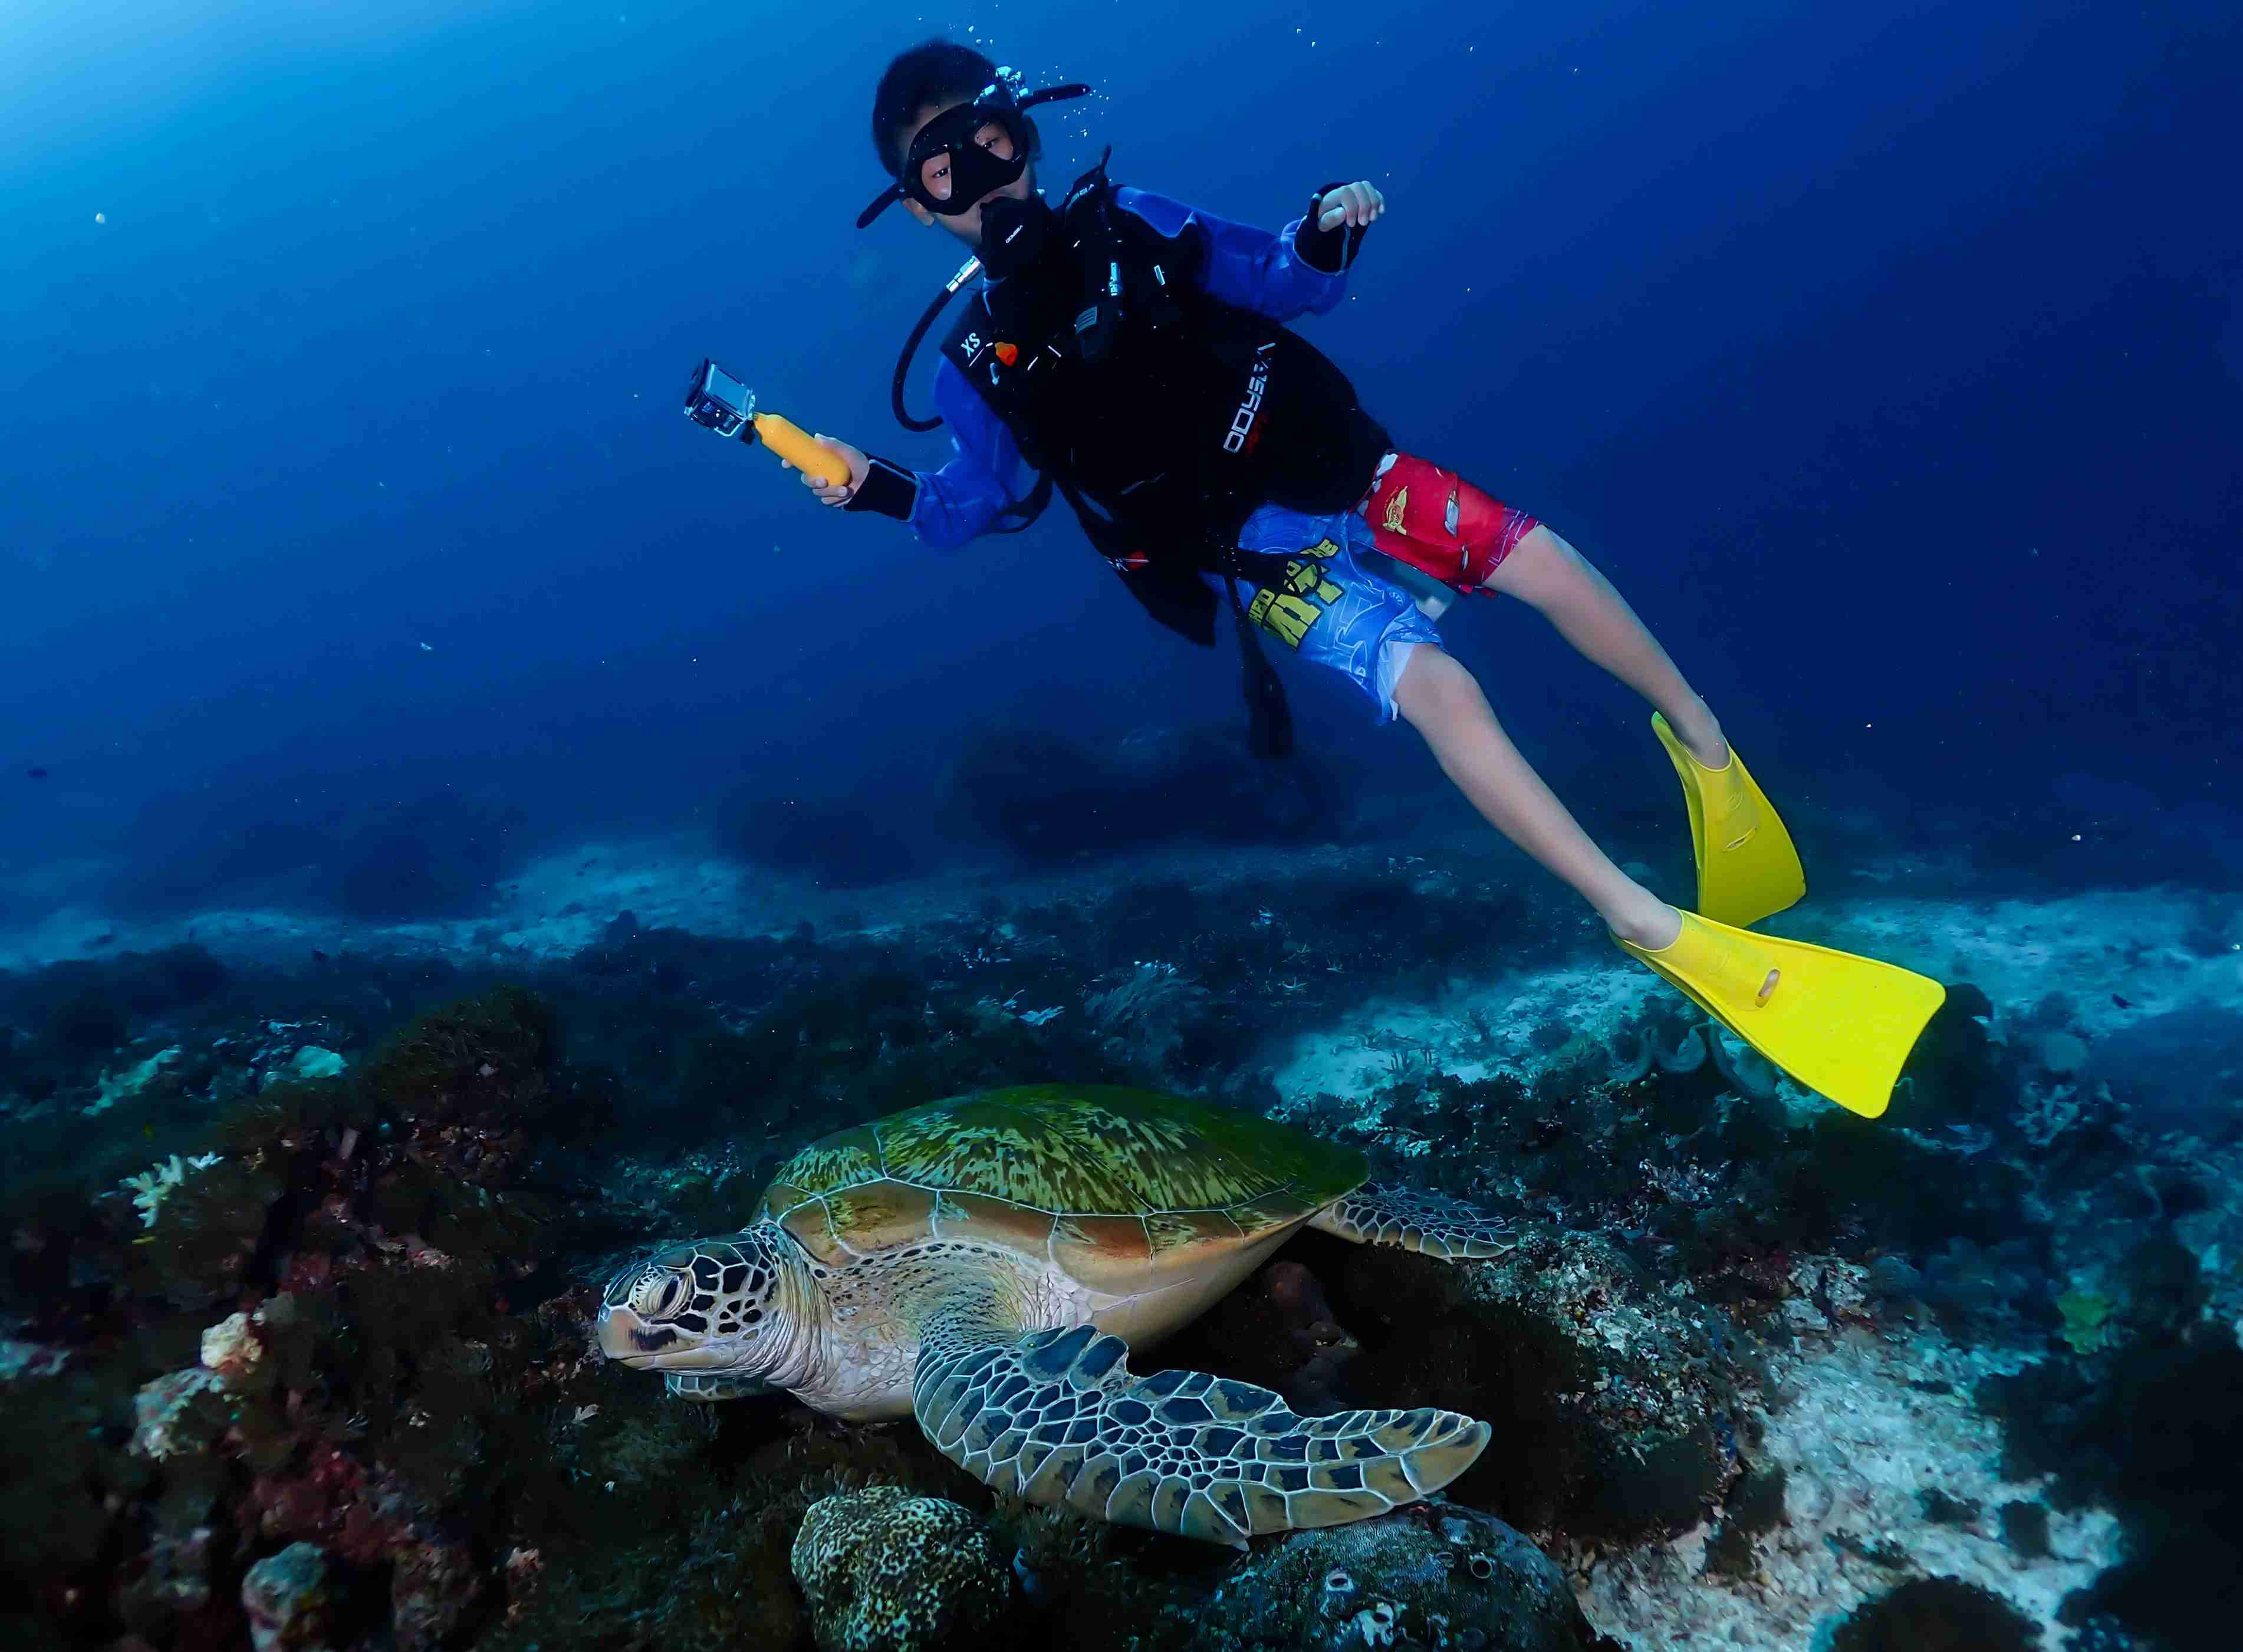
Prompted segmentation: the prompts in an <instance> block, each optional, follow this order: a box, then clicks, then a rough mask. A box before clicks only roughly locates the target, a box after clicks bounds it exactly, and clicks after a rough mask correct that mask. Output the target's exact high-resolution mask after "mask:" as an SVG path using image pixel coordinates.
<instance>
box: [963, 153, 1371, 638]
mask: <svg viewBox="0 0 2243 1652" xmlns="http://www.w3.org/2000/svg"><path fill="white" fill-rule="evenodd" d="M1114 195H1115V189H1114V185H1112V184H1111V183H1109V182H1108V180H1107V179H1106V177H1105V174H1104V170H1103V168H1102V167H1101V168H1098V169H1095V170H1094V171H1093V172H1090V173H1088V174H1087V175H1086V176H1085V177H1084V179H1081V181H1080V182H1078V183H1077V184H1076V185H1075V186H1074V189H1073V190H1072V191H1070V192H1069V193H1068V198H1067V201H1066V204H1065V205H1064V206H1061V208H1060V209H1059V217H1060V222H1059V224H1058V225H1057V226H1055V229H1054V235H1053V239H1052V246H1051V247H1050V248H1049V250H1047V253H1045V255H1044V256H1043V258H1042V259H1041V260H1038V262H1037V263H1036V265H1035V266H1033V267H1032V268H1031V269H1028V270H1026V271H1022V272H1020V273H1018V274H1015V275H1013V276H1011V277H1008V278H1007V279H1006V280H1002V281H997V282H993V283H991V284H990V285H988V286H987V287H984V288H982V289H981V291H980V293H977V294H976V295H975V297H974V300H973V303H972V304H971V305H970V306H968V307H967V311H966V313H965V314H964V315H963V316H962V317H961V318H960V320H959V322H958V324H957V326H956V327H953V329H952V331H951V334H950V336H949V338H948V339H947V340H946V341H945V342H944V344H943V354H945V355H946V356H947V357H948V358H949V359H950V361H951V362H952V363H953V365H954V366H956V367H958V369H959V370H960V372H961V373H963V374H965V375H966V379H967V383H969V384H971V385H972V386H973V388H974V390H975V391H976V392H977V393H978V394H980V396H981V398H982V400H983V401H986V402H987V403H988V405H989V407H990V408H991V410H992V411H994V413H995V414H996V415H997V416H998V418H999V419H1000V421H1002V422H1003V424H1004V425H1005V428H1007V430H1009V431H1010V432H1011V433H1012V435H1013V438H1014V442H1017V443H1018V444H1019V447H1020V455H1021V457H1022V458H1023V459H1024V460H1026V461H1027V463H1028V464H1030V465H1031V466H1033V467H1034V469H1037V470H1039V471H1041V472H1042V473H1043V475H1045V476H1046V477H1047V478H1048V479H1049V481H1050V482H1051V483H1052V484H1053V485H1054V486H1055V487H1057V489H1059V490H1060V492H1061V493H1062V494H1064V495H1065V496H1066V497H1067V500H1068V503H1069V504H1070V505H1072V506H1073V507H1074V513H1075V516H1076V517H1077V519H1078V520H1080V521H1081V523H1082V528H1083V531H1084V533H1085V534H1086V535H1088V537H1089V539H1090V542H1091V543H1092V544H1093V545H1094V546H1095V547H1096V548H1097V549H1098V550H1099V551H1100V553H1101V555H1103V556H1105V557H1106V558H1107V560H1108V562H1109V563H1111V564H1112V565H1113V566H1114V568H1115V570H1116V571H1118V572H1119V573H1121V574H1122V583H1124V584H1126V585H1128V588H1129V590H1130V591H1131V593H1132V594H1133V595H1135V597H1137V599H1138V600H1139V601H1140V602H1141V603H1143V604H1144V605H1145V607H1146V608H1147V609H1148V610H1149V611H1150V612H1151V613H1152V614H1153V616H1154V617H1155V618H1157V619H1159V620H1160V621H1161V622H1162V624H1165V625H1167V626H1169V628H1170V629H1172V630H1176V631H1178V632H1180V633H1182V635H1183V636H1186V637H1189V638H1191V639H1192V640H1193V641H1194V642H1196V643H1200V644H1213V642H1214V640H1215V629H1216V611H1217V599H1216V594H1215V592H1214V590H1212V589H1210V588H1209V584H1208V583H1207V582H1206V581H1205V580H1203V579H1202V578H1201V577H1200V575H1201V574H1202V572H1204V571H1209V570H1223V571H1225V572H1232V573H1239V574H1244V575H1247V576H1249V577H1251V576H1252V575H1253V574H1254V573H1255V572H1256V569H1255V567H1254V566H1253V565H1252V564H1253V563H1255V561H1256V559H1254V558H1250V557H1243V556H1242V554H1241V553H1239V552H1238V551H1237V550H1236V545H1237V539H1238V532H1239V529H1240V528H1241V527H1242V526H1243V524H1244V523H1245V521H1246V519H1247V517H1248V516H1251V515H1252V514H1253V512H1254V511H1255V509H1256V508H1257V507H1259V506H1261V505H1263V504H1265V503H1271V504H1280V505H1286V506H1290V507H1291V508H1293V509H1297V510H1303V511H1306V512H1309V513H1310V514H1313V515H1324V514H1329V513H1331V512H1336V511H1341V510H1346V509H1351V508H1352V507H1353V506H1354V505H1355V504H1356V503H1357V502H1358V501H1359V500H1361V499H1362V497H1363V496H1364V494H1365V493H1366V492H1367V491H1368V490H1369V489H1370V487H1371V481H1372V478H1373V475H1374V474H1375V472H1376V470H1377V465H1378V462H1379V460H1380V459H1381V458H1382V457H1383V456H1384V455H1385V454H1386V453H1387V452H1388V451H1389V450H1390V444H1389V442H1388V438H1387V435H1386V432H1385V431H1384V429H1383V428H1381V427H1380V425H1379V424H1378V421H1377V420H1375V419H1373V418H1372V417H1371V415H1369V414H1368V413H1366V412H1364V409H1363V407H1362V405H1361V403H1360V402H1358V401H1357V399H1356V394H1355V387H1354V386H1353V385H1352V384H1351V383H1350V382H1349V381H1348V378H1347V375H1346V374H1344V373H1343V372H1341V371H1340V369H1339V368H1338V367H1337V366H1335V365H1334V364H1333V363H1332V361H1330V358H1328V357H1327V356H1325V355H1324V353H1323V352H1322V351H1320V350H1318V349H1317V347H1315V346H1314V345H1312V344H1310V343H1309V342H1308V341H1307V340H1305V339H1303V338H1302V337H1301V336H1300V335H1299V334H1296V333H1294V332H1293V331H1292V330H1291V329H1290V328H1289V327H1283V326H1281V325H1279V324H1278V323H1277V322H1275V321H1272V320H1270V319H1269V318H1268V317H1266V316H1262V315H1257V314H1255V313H1254V312H1252V311H1251V310H1248V309H1245V308H1243V307H1240V306H1237V305H1235V304H1229V303H1226V302H1224V301H1223V300H1220V299H1217V298H1215V297H1212V296H1210V295H1209V293H1206V292H1205V291H1203V290H1202V287H1201V280H1202V270H1203V267H1204V264H1205V260H1206V256H1207V248H1206V239H1205V234H1204V232H1202V231H1200V230H1199V229H1198V228H1197V226H1192V227H1190V228H1189V229H1188V230H1187V232H1186V233H1183V234H1182V235H1178V236H1175V237H1169V236H1164V235H1162V234H1161V233H1159V232H1158V231H1156V230H1155V229H1154V228H1153V226H1151V225H1149V224H1148V223H1146V222H1145V221H1144V220H1143V219H1141V218H1139V217H1137V216H1136V214H1135V213H1134V212H1126V211H1124V210H1122V207H1121V206H1119V205H1117V204H1116V203H1115V199H1114Z"/></svg>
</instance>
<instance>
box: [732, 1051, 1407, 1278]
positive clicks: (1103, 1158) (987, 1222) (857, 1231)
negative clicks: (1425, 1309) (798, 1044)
mask: <svg viewBox="0 0 2243 1652" xmlns="http://www.w3.org/2000/svg"><path fill="white" fill-rule="evenodd" d="M1366 1169H1367V1167H1366V1164H1365V1162H1364V1157H1363V1156H1362V1155H1361V1154H1360V1153H1358V1152H1357V1151H1356V1150H1353V1149H1351V1148H1345V1147H1340V1146H1337V1145H1335V1144H1333V1143H1328V1142H1323V1141H1319V1140H1317V1139H1316V1138H1315V1137H1312V1136H1305V1135H1303V1134H1302V1133H1301V1132H1299V1131H1297V1130H1293V1129H1288V1128H1286V1127H1284V1126H1283V1125H1278V1124H1273V1123H1270V1122H1269V1121H1267V1120H1265V1119H1262V1118H1259V1117H1256V1116H1253V1115H1251V1114H1247V1113H1242V1112H1235V1111H1232V1110H1229V1109H1224V1108H1220V1107H1214V1106H1210V1105H1209V1104H1207V1103H1205V1102H1196V1101H1192V1100H1189V1099H1188V1098H1184V1097H1180V1096H1162V1095H1157V1094H1155V1093H1153V1092H1150V1091H1146V1090H1135V1089H1124V1088H1122V1087H1119V1086H1111V1085H1061V1084H1042V1085H1028V1086H1023V1087H1020V1088H1018V1089H1005V1090H997V1091H993V1092H991V1093H989V1094H987V1095H983V1096H960V1097H953V1098H952V1099H950V1100H947V1101H943V1102H934V1103H933V1104H931V1105H929V1106H926V1107H919V1108H913V1109H910V1110H909V1111H906V1112H902V1113H898V1114H894V1115H892V1116H890V1117H887V1118H885V1119H881V1120H879V1121H878V1122H877V1123H872V1124H866V1125H860V1126H859V1127H857V1128H856V1129H849V1130H843V1131H840V1132H838V1133H836V1134H835V1135H832V1136H826V1137H825V1138H824V1139H823V1140H821V1141H818V1142H815V1143H812V1144H811V1145H810V1146H808V1147H806V1148H805V1149H804V1150H802V1151H801V1152H799V1153H798V1154H796V1155H795V1156H794V1157H793V1158H791V1159H790V1160H788V1161H787V1163H785V1164H784V1165H782V1166H781V1167H780V1169H779V1170H778V1174H777V1176H776V1177H774V1178H773V1180H772V1182H771V1187H770V1189H769V1190H767V1191H766V1193H765V1206H764V1208H765V1215H767V1216H769V1217H771V1218H772V1219H773V1220H776V1221H778V1222H781V1223H783V1224H785V1226H786V1228H787V1229H788V1231H790V1232H791V1233H793V1234H794V1235H795V1237H797V1238H798V1239H799V1240H800V1241H801V1242H802V1243H803V1244H804V1245H805V1248H806V1249H808V1250H809V1251H811V1253H812V1255H814V1256H817V1257H819V1258H822V1259H824V1260H826V1261H829V1262H836V1263H839V1262H842V1261H845V1259H846V1258H850V1257H852V1256H865V1255H869V1254H871V1253H872V1252H875V1251H882V1250H886V1249H888V1248H890V1247H892V1246H893V1245H897V1244H913V1243H919V1242H921V1241H924V1240H926V1239H927V1238H929V1237H940V1236H945V1235H957V1234H960V1233H966V1234H971V1235H973V1236H974V1237H982V1238H988V1239H994V1240H997V1241H1000V1242H1002V1243H1009V1244H1015V1245H1018V1246H1019V1247H1020V1248H1021V1249H1023V1250H1026V1251H1031V1252H1034V1253H1043V1254H1048V1255H1050V1256H1051V1257H1053V1258H1054V1259H1055V1260H1057V1261H1060V1262H1061V1264H1062V1265H1066V1266H1068V1267H1070V1268H1074V1267H1075V1266H1076V1264H1077V1263H1078V1262H1080V1263H1081V1264H1082V1265H1083V1266H1084V1267H1086V1268H1087V1269H1088V1271H1089V1272H1091V1273H1092V1274H1095V1275H1098V1276H1101V1277H1112V1276H1114V1275H1115V1274H1117V1273H1119V1274H1122V1275H1135V1276H1142V1274H1143V1273H1145V1272H1146V1271H1148V1270H1155V1269H1157V1268H1158V1266H1159V1265H1160V1264H1161V1263H1162V1260H1163V1259H1164V1258H1169V1257H1170V1256H1172V1255H1177V1254H1180V1253H1184V1252H1189V1251H1193V1250H1195V1249H1196V1248H1197V1247H1200V1246H1203V1245H1206V1244H1216V1245H1224V1244H1236V1243H1242V1242H1243V1241H1245V1240H1248V1239H1250V1238H1252V1237H1255V1236H1256V1235H1259V1234H1263V1233H1267V1232H1269V1231H1271V1230H1272V1229H1275V1228H1280V1227H1283V1226H1286V1225H1288V1224H1291V1223H1294V1222H1297V1221H1299V1220H1301V1219H1302V1218H1303V1217H1306V1216H1308V1215H1309V1214H1310V1213H1311V1212H1313V1211H1314V1210H1317V1208H1319V1207H1320V1206H1322V1205H1324V1204H1326V1203H1328V1202H1329V1201H1330V1200H1331V1199H1333V1198H1334V1197H1337V1196H1338V1195H1340V1194H1342V1193H1344V1192H1346V1191H1347V1190H1349V1189H1351V1188H1353V1187H1355V1186H1357V1184H1359V1183H1361V1182H1362V1180H1363V1178H1364V1175H1365V1173H1366Z"/></svg>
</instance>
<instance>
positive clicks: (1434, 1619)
mask: <svg viewBox="0 0 2243 1652" xmlns="http://www.w3.org/2000/svg"><path fill="white" fill-rule="evenodd" d="M1220 1622H1221V1624H1222V1628H1223V1639H1222V1640H1221V1641H1219V1642H1209V1643H1210V1644H1219V1645H1223V1646H1225V1647H1235V1648H1236V1649H1238V1652H1277V1649H1281V1648H1282V1649H1284V1652H1295V1649H1303V1652H1305V1649H1316V1648H1330V1649H1332V1652H1339V1649H1343V1648H1347V1647H1363V1646H1371V1647H1377V1646H1447V1647H1452V1648H1456V1649H1459V1652H1461V1649H1463V1648H1466V1647H1474V1648H1478V1649H1480V1652H1589V1649H1595V1648H1600V1647H1604V1646H1608V1645H1609V1644H1610V1643H1609V1642H1604V1641H1602V1640H1600V1637H1599V1636H1598V1635H1597V1634H1596V1631H1595V1630H1594V1629H1593V1628H1590V1626H1589V1622H1588V1620H1587V1619H1586V1618H1585V1617H1583V1616H1582V1615H1581V1609H1580V1607H1579V1606H1578V1605H1577V1604H1575V1602H1574V1600H1573V1589H1572V1588H1571V1586H1570V1585H1569V1584H1568V1583H1567V1582H1566V1574H1564V1573H1563V1572H1561V1571H1560V1570H1559V1568H1558V1567H1557V1565H1556V1563H1555V1562H1553V1561H1551V1560H1550V1558H1549V1557H1548V1556H1547V1555H1546V1554H1543V1553H1542V1552H1541V1550H1539V1549H1538V1548H1536V1547H1534V1545H1533V1544H1532V1543H1530V1542H1528V1541H1526V1539H1525V1538H1524V1537H1522V1536H1520V1535H1519V1534H1518V1533H1517V1532H1515V1531H1513V1530H1512V1528H1511V1527H1508V1526H1506V1525H1505V1524H1504V1523H1503V1522H1502V1521H1499V1520H1497V1519H1496V1518H1495V1517H1494V1516H1493V1515H1491V1514H1481V1513H1480V1512H1478V1510H1476V1509H1467V1508H1461V1507H1456V1506H1454V1505H1451V1504H1441V1503H1437V1504H1426V1505H1418V1506H1417V1507H1412V1508H1408V1509H1403V1510H1399V1511H1398V1512H1396V1513H1394V1514H1387V1515H1383V1516H1381V1517H1380V1518H1378V1519H1376V1520H1367V1521H1356V1522H1354V1523H1353V1524H1352V1525H1348V1526H1334V1527H1326V1528H1324V1529H1323V1530H1321V1531H1309V1532H1294V1533H1290V1534H1288V1535H1287V1536H1286V1537H1285V1538H1284V1540H1283V1541H1282V1542H1281V1543H1279V1544H1278V1545H1276V1547H1274V1548H1273V1549H1270V1550H1267V1551H1261V1552H1257V1553H1256V1555H1255V1557H1254V1559H1253V1560H1252V1561H1250V1562H1249V1564H1247V1565H1246V1566H1244V1567H1242V1568H1240V1569H1239V1570H1238V1571H1237V1572H1235V1573H1233V1574H1230V1575H1229V1577H1228V1578H1226V1579H1225V1580H1224V1584H1223V1605H1222V1610H1221V1618H1220ZM1444 1625H1445V1633H1444Z"/></svg>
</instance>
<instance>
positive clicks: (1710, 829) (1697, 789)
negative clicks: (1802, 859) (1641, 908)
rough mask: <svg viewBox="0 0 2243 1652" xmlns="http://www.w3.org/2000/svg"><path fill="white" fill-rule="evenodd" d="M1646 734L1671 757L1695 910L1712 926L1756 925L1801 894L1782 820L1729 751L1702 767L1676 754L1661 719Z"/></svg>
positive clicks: (1677, 744) (1803, 884)
mask: <svg viewBox="0 0 2243 1652" xmlns="http://www.w3.org/2000/svg"><path fill="white" fill-rule="evenodd" d="M1651 729H1652V732H1653V733H1654V734H1656V735H1658V736H1659V743H1660V745H1663V746H1665V747H1666V748H1667V756H1668V757H1669V758H1671V759H1674V772H1675V773H1676V774H1678V775H1680V776H1681V779H1682V798H1683V801H1684V802H1686V803H1687V804H1688V805H1689V806H1690V847H1691V849H1692V850H1693V852H1694V853H1695V854H1696V856H1697V860H1698V910H1699V911H1700V912H1701V913H1703V914H1705V915H1706V916H1707V917H1708V918H1711V919H1712V920H1714V922H1715V923H1728V924H1736V925H1738V926H1740V927H1742V926H1743V925H1746V924H1755V923H1758V922H1759V921H1760V920H1761V919H1763V918H1765V917H1767V916H1768V914H1771V913H1777V912H1782V910H1783V909H1784V908H1785V907H1788V906H1789V905H1791V904H1792V902H1794V901H1795V900H1798V899H1799V897H1800V896H1802V895H1803V894H1805V893H1807V873H1805V871H1804V870H1802V868H1801V866H1800V864H1799V851H1798V850H1796V849H1795V848H1793V847H1792V846H1791V833H1788V832H1787V831H1785V830H1784V826H1783V818H1782V816H1781V815H1779V814H1777V813H1776V812H1775V805H1774V804H1772V803H1770V802H1769V801H1768V796H1767V794H1766V793H1765V792H1762V791H1761V789H1760V787H1759V786H1758V785H1757V784H1756V783H1755V781H1754V779H1753V778H1752V773H1751V771H1749V770H1748V769H1747V768H1746V767H1745V760H1744V759H1742V758H1741V757H1739V756H1738V755H1737V754H1736V752H1735V751H1734V748H1732V750H1731V751H1730V752H1729V760H1728V762H1727V763H1726V764H1724V765H1722V766H1721V767H1720V768H1718V769H1709V768H1708V767H1707V766H1706V765H1704V764H1702V763H1701V762H1700V761H1698V759H1696V758H1694V757H1692V756H1691V755H1690V753H1689V752H1687V751H1686V750H1685V749H1684V748H1683V745H1682V742H1681V741H1680V740H1678V739H1676V738H1674V730H1673V729H1672V728H1670V727H1668V726H1667V719H1666V718H1663V717H1661V716H1660V714H1659V713H1658V712H1656V711H1654V712H1653V713H1652V714H1651Z"/></svg>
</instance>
